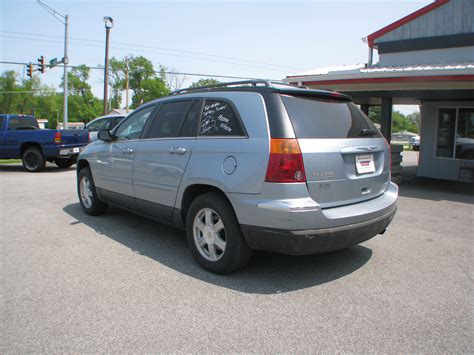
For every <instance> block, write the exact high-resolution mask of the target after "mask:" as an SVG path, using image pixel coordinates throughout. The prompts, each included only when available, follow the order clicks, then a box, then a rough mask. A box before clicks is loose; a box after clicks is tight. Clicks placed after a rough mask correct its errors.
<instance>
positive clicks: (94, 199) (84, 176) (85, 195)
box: [77, 167, 107, 216]
mask: <svg viewBox="0 0 474 355" xmlns="http://www.w3.org/2000/svg"><path fill="white" fill-rule="evenodd" d="M77 195H78V196H79V202H80V203H81V207H82V209H83V211H84V212H85V213H87V214H88V215H91V216H98V215H101V214H104V213H105V211H106V210H107V204H106V203H104V202H102V201H101V200H100V199H99V197H98V196H97V191H96V189H95V184H94V180H93V179H92V173H91V169H90V168H88V167H85V168H83V169H81V170H80V171H79V174H78V175H77Z"/></svg>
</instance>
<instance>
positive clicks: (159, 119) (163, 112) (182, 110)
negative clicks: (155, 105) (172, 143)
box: [146, 100, 193, 138]
mask: <svg viewBox="0 0 474 355" xmlns="http://www.w3.org/2000/svg"><path fill="white" fill-rule="evenodd" d="M192 103H193V102H192V100H188V101H174V102H167V103H164V104H162V105H161V107H160V109H159V111H158V114H157V115H156V116H155V118H154V119H153V122H152V124H151V125H150V129H149V131H148V133H147V136H146V138H167V137H177V136H178V132H179V130H180V128H181V125H182V124H183V121H184V119H185V117H186V114H187V113H188V111H189V109H190V108H191V105H192Z"/></svg>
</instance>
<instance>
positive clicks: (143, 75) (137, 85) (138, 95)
mask: <svg viewBox="0 0 474 355" xmlns="http://www.w3.org/2000/svg"><path fill="white" fill-rule="evenodd" d="M129 68H130V71H129V86H130V89H131V90H132V91H133V97H132V105H131V107H132V108H136V107H138V106H140V105H141V104H143V103H145V102H147V101H150V100H153V99H157V98H159V97H162V96H166V95H168V94H169V93H170V89H169V87H168V86H167V85H166V81H165V77H163V74H164V71H165V70H164V67H161V68H160V75H159V76H157V75H156V73H155V70H154V68H153V64H152V62H151V61H150V60H148V59H147V58H145V57H143V56H139V57H135V58H132V59H130V61H129Z"/></svg>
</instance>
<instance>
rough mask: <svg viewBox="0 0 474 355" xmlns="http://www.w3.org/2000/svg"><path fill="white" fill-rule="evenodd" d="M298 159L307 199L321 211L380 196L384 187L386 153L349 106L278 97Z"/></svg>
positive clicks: (355, 109) (380, 139) (367, 122)
mask: <svg viewBox="0 0 474 355" xmlns="http://www.w3.org/2000/svg"><path fill="white" fill-rule="evenodd" d="M281 98H282V101H283V103H284V105H285V108H286V110H287V112H288V115H289V117H290V120H291V123H292V125H293V128H294V131H295V135H296V138H297V139H298V143H299V145H300V149H301V153H302V156H303V162H304V168H305V173H306V180H307V186H308V190H309V193H310V195H311V197H312V198H313V199H314V200H315V201H316V202H318V203H319V204H320V206H321V208H329V207H336V206H342V205H348V204H352V203H357V202H361V201H365V200H369V199H372V198H374V197H377V196H379V195H380V194H382V193H383V192H384V191H385V190H386V189H387V187H388V184H389V181H390V150H389V146H388V144H387V143H386V141H385V139H384V138H383V137H382V135H381V134H380V132H379V131H378V130H377V128H376V127H375V126H374V125H373V123H372V122H371V121H370V120H369V118H368V117H367V116H366V115H365V114H364V113H363V112H362V111H361V110H360V109H359V108H358V107H357V106H355V105H354V104H353V103H352V102H348V101H345V100H343V99H337V98H334V99H327V98H318V97H313V96H298V95H283V94H282V95H281Z"/></svg>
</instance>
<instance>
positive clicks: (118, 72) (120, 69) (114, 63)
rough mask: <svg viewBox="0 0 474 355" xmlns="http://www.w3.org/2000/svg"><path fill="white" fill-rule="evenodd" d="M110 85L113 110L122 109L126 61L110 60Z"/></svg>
mask: <svg viewBox="0 0 474 355" xmlns="http://www.w3.org/2000/svg"><path fill="white" fill-rule="evenodd" d="M109 66H110V68H109V85H110V87H111V89H112V90H111V95H110V101H111V106H112V108H120V105H121V103H122V90H125V86H126V85H125V70H126V66H127V64H126V59H125V58H124V59H116V58H115V57H112V58H110V61H109Z"/></svg>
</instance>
